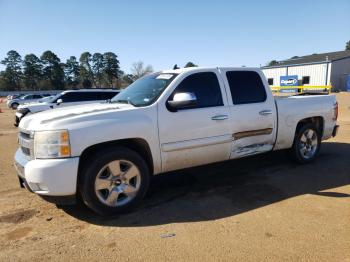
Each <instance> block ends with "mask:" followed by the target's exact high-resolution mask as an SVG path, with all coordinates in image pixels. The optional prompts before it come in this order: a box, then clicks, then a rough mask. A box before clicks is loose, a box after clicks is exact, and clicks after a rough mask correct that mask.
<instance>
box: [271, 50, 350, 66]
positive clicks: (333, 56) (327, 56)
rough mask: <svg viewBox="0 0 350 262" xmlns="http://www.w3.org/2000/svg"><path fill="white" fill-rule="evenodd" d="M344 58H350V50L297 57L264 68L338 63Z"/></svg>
mask: <svg viewBox="0 0 350 262" xmlns="http://www.w3.org/2000/svg"><path fill="white" fill-rule="evenodd" d="M343 58H350V50H346V51H338V52H330V53H323V54H312V55H307V56H295V57H293V58H290V59H286V60H281V61H278V64H276V65H273V66H264V68H270V67H281V66H287V65H300V64H314V63H323V62H331V61H336V60H339V59H343Z"/></svg>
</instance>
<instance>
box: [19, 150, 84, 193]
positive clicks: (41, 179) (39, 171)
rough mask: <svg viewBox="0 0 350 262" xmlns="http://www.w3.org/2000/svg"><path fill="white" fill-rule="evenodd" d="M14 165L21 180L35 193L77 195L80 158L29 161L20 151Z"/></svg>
mask: <svg viewBox="0 0 350 262" xmlns="http://www.w3.org/2000/svg"><path fill="white" fill-rule="evenodd" d="M14 165H15V168H16V170H17V174H18V176H19V177H20V180H21V181H23V183H24V185H25V186H26V187H29V188H28V189H29V190H31V191H33V192H34V193H37V194H39V195H46V196H71V195H74V194H75V193H76V187H77V177H78V165H79V157H72V158H63V159H34V160H28V159H27V157H26V156H25V155H24V154H23V153H22V150H21V149H18V150H17V152H16V154H15V164H14Z"/></svg>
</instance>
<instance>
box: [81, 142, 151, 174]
mask: <svg viewBox="0 0 350 262" xmlns="http://www.w3.org/2000/svg"><path fill="white" fill-rule="evenodd" d="M118 146H119V147H126V148H128V149H130V150H133V151H135V152H137V153H138V154H140V156H141V157H142V158H144V160H145V161H146V164H147V166H148V168H149V171H150V174H153V171H154V164H153V157H152V152H151V149H150V146H149V144H148V143H147V141H146V140H144V139H143V138H128V139H121V140H115V141H108V142H103V143H99V144H95V145H92V146H89V147H87V148H86V149H84V151H83V152H82V154H81V156H80V160H79V167H78V179H79V178H80V177H81V175H82V171H83V167H84V166H85V164H86V163H87V162H88V161H89V160H91V158H93V157H94V156H96V155H97V152H99V151H102V150H106V149H109V148H113V147H118Z"/></svg>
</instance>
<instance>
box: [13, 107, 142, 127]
mask: <svg viewBox="0 0 350 262" xmlns="http://www.w3.org/2000/svg"><path fill="white" fill-rule="evenodd" d="M132 109H135V107H133V106H132V105H128V104H110V103H95V104H85V105H77V106H69V107H63V108H56V109H52V110H47V111H44V112H40V113H37V114H32V115H28V116H26V117H25V118H23V119H22V120H21V122H20V124H19V128H20V129H26V130H31V131H39V130H50V129H55V128H59V129H64V128H68V127H69V126H70V125H78V124H79V122H86V121H97V120H99V119H101V118H102V119H103V118H104V117H105V116H106V114H110V113H114V112H116V111H124V110H132ZM106 117H107V116H106Z"/></svg>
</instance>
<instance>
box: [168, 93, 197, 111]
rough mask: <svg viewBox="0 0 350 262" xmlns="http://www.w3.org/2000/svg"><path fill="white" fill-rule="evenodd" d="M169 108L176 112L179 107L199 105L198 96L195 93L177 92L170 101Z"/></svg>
mask: <svg viewBox="0 0 350 262" xmlns="http://www.w3.org/2000/svg"><path fill="white" fill-rule="evenodd" d="M167 104H168V109H169V110H170V111H172V112H175V111H177V110H179V109H186V108H193V107H195V106H196V105H197V97H196V95H195V94H194V93H176V94H175V95H174V97H173V100H169V101H168V103H167Z"/></svg>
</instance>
